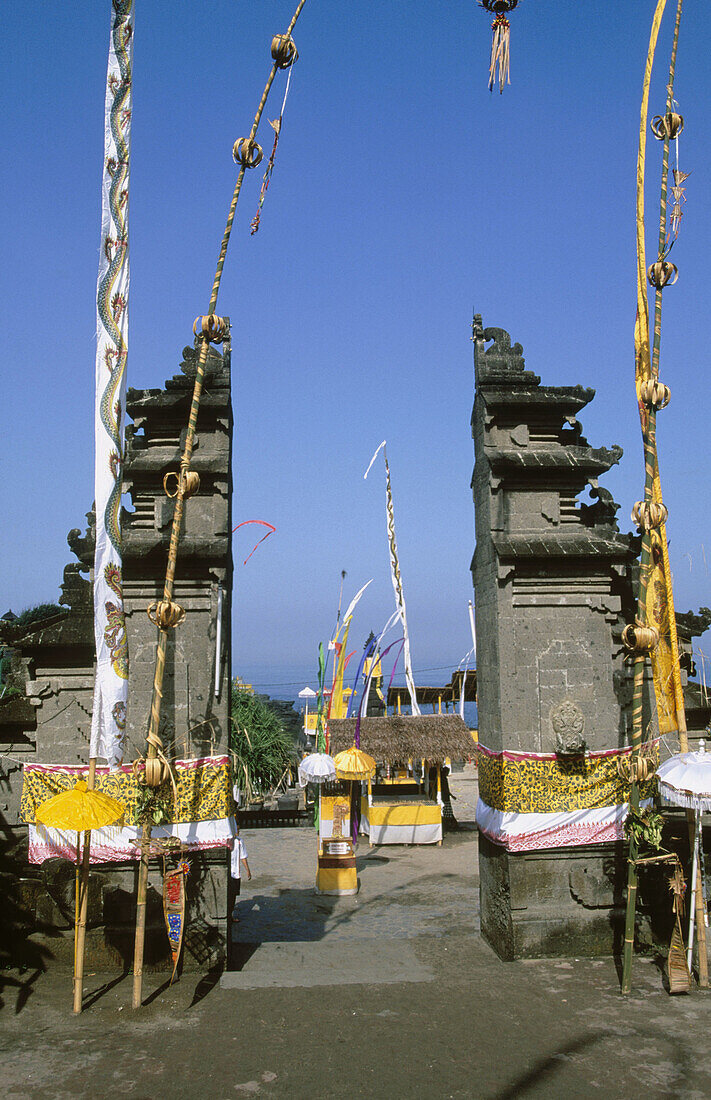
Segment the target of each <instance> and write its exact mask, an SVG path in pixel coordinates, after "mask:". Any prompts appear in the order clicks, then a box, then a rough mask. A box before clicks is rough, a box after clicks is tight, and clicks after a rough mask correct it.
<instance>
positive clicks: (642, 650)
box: [622, 619, 659, 657]
mask: <svg viewBox="0 0 711 1100" xmlns="http://www.w3.org/2000/svg"><path fill="white" fill-rule="evenodd" d="M622 644H623V646H624V647H625V649H626V650H628V652H629V653H632V654H634V655H635V656H636V657H642V656H647V655H648V654H650V653H651V652H652V650H653V649H656V648H657V646H658V645H659V631H658V630H657V628H656V627H654V626H646V625H645V623H643V622H642V621H641V620H640V619H635V621H634V623H628V624H627V626H626V627H625V629H624V630H623V631H622Z"/></svg>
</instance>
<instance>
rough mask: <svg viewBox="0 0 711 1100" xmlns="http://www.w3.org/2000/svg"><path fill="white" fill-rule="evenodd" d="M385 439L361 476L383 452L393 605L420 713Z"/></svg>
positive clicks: (413, 704)
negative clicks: (399, 623) (400, 628)
mask: <svg viewBox="0 0 711 1100" xmlns="http://www.w3.org/2000/svg"><path fill="white" fill-rule="evenodd" d="M385 442H386V441H385V440H383V442H382V443H381V444H380V446H379V447H378V448H377V450H376V452H375V454H374V455H373V457H372V458H371V460H370V464H369V465H368V469H367V470H366V471H365V473H364V474H363V478H364V479H365V478H367V476H368V474H369V473H370V471H371V468H372V465H373V463H374V462H375V460H376V458H377V457H378V454H379V453H380V451H382V452H383V458H384V459H385V504H386V511H387V524H388V549H389V551H390V576H391V579H392V582H393V591H394V593H395V606H396V608H397V613H398V615H399V617H400V622H401V624H402V635H403V638H404V649H403V661H404V664H405V683H406V684H407V690H408V692H409V693H410V707H411V709H412V713H413V714H420V713H421V711H420V708H419V706H418V703H417V689H416V688H415V678H414V676H413V674H412V658H411V656H410V635H409V634H408V632H407V610H406V608H405V593H404V591H403V587H402V577H401V576H400V559H399V558H398V556H397V539H396V538H395V510H394V508H393V491H392V487H391V485H390V466H389V465H388V452H387V450H386V448H385Z"/></svg>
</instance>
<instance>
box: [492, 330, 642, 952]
mask: <svg viewBox="0 0 711 1100" xmlns="http://www.w3.org/2000/svg"><path fill="white" fill-rule="evenodd" d="M473 335H474V364H475V383H476V391H475V401H474V410H473V414H472V432H473V437H474V451H475V468H474V474H473V479H472V487H473V492H474V503H475V509H476V550H475V554H474V559H473V562H472V576H473V581H474V586H475V590H476V635H477V694H478V712H479V743H480V746H481V751H480V754H479V783H480V792H479V793H480V802H479V807H478V810H477V820H478V823H479V834H480V835H479V855H480V876H481V878H480V890H481V927H482V933H483V935H484V936H485V938H486V939H487V940H488V941H489V942H490V943H491V945H492V946H493V947H494V949H495V950H496V951H497V952H498V953H499V955H501V956H502V957H503V958H517V957H520V956H536V955H565V954H598V953H609V952H610V951H612V949H613V940H614V936H615V934H616V930H617V928H618V918H619V917H620V915H621V906H622V905H623V904H624V897H623V894H624V877H625V876H624V870H625V868H624V855H623V853H622V845H621V842H620V839H619V838H620V837H621V836H622V828H621V812H620V804H622V803H624V802H625V801H626V798H627V797H628V795H627V792H628V788H626V787H625V786H624V782H623V780H622V779H621V778H620V776H619V773H618V770H617V761H618V759H619V757H620V755H621V754H623V753H624V749H625V747H626V746H627V745H628V710H629V701H630V694H631V679H630V670H629V669H628V667H627V665H626V662H625V652H624V650H623V647H622V644H621V640H620V638H621V632H622V629H623V627H624V625H625V623H626V622H629V621H632V618H633V600H632V589H631V580H630V576H631V571H632V569H633V567H634V562H635V551H636V542H635V539H634V538H633V537H632V536H630V535H622V534H620V533H619V531H618V528H617V523H616V520H615V513H616V511H617V508H618V506H617V505H616V504H615V502H614V501H613V500H612V497H611V495H610V493H609V492H607V491H606V490H605V489H602V488H600V487H599V485H598V478H599V477H600V476H601V475H602V474H604V473H605V472H606V471H607V470H608V469H609V468H610V467H611V466H612V465H613V463H616V462H618V461H619V459H620V457H621V455H622V451H621V448H619V447H612V448H611V449H610V450H607V449H605V448H603V447H600V448H593V447H590V446H589V445H588V443H587V440H586V439H585V438H584V437H583V436H582V434H581V426H580V424H579V422H578V419H577V417H578V414H579V412H580V410H581V409H583V408H584V407H585V405H587V404H588V402H589V401H591V399H592V397H593V396H594V390H592V389H583V387H581V386H542V385H541V384H540V378H538V377H537V376H536V375H535V374H533V373H532V372H531V371H528V370H526V369H525V364H524V359H523V355H522V349H521V346H520V344H514V346H513V347H512V346H511V341H510V337H509V335H508V333H506V332H504V331H503V330H502V329H497V328H487V329H484V328H483V326H482V321H481V317H479V316H476V317H475V319H474V325H473ZM587 488H589V489H590V495H591V497H592V501H591V503H589V504H586V503H583V502H581V501H580V500H579V499H578V498H579V496H580V494H582V493H583V491H584V490H586V489H587ZM646 718H647V721H649V720H650V718H651V712H650V708H649V705H648V702H647V715H646ZM601 784H602V786H601ZM600 803H602V805H600ZM615 807H617V809H615ZM536 814H538V815H543V816H540V817H535V816H534V815H536ZM557 815H560V816H557Z"/></svg>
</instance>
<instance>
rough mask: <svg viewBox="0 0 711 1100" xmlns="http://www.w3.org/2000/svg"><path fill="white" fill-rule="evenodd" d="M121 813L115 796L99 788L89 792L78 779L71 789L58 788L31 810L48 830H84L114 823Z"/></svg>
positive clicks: (122, 812) (120, 819)
mask: <svg viewBox="0 0 711 1100" xmlns="http://www.w3.org/2000/svg"><path fill="white" fill-rule="evenodd" d="M124 812H125V811H124V807H123V806H122V804H121V803H120V802H117V801H116V799H115V798H110V797H109V796H108V795H107V794H103V793H102V792H101V791H90V790H89V788H88V787H87V785H86V782H85V781H84V780H83V779H79V780H77V782H76V783H75V784H74V787H73V789H72V790H71V791H62V793H61V794H55V796H54V798H48V799H47V801H46V802H43V803H42V804H41V805H40V806H39V807H38V809H37V812H36V813H35V821H36V823H37V824H38V825H46V826H47V827H48V828H49V829H71V830H72V831H73V832H76V833H85V832H88V831H89V830H91V829H103V828H104V827H105V826H106V825H118V824H119V823H120V822H121V821H122V819H123V815H124Z"/></svg>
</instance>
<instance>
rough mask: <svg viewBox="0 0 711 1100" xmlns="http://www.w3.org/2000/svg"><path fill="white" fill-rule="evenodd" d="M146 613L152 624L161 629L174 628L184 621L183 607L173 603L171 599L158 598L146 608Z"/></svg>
mask: <svg viewBox="0 0 711 1100" xmlns="http://www.w3.org/2000/svg"><path fill="white" fill-rule="evenodd" d="M146 614H147V616H148V618H149V619H150V620H151V622H152V623H153V625H154V626H157V627H159V628H160V629H161V630H174V629H175V627H176V626H180V624H181V623H182V622H184V621H185V608H183V607H181V606H180V604H179V603H174V602H173V600H158V602H157V603H152V604H151V605H150V607H149V608H148V609H147V610H146Z"/></svg>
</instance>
